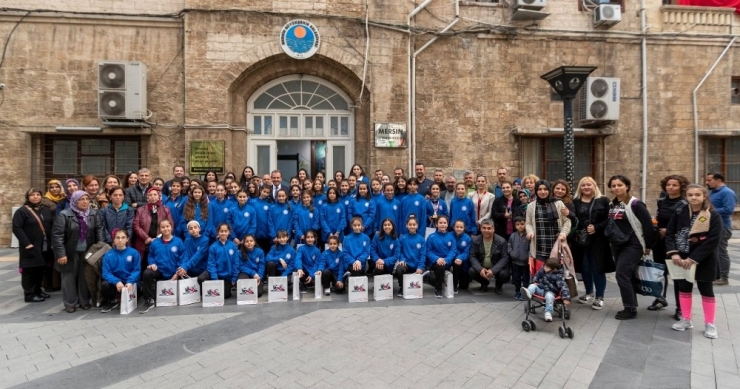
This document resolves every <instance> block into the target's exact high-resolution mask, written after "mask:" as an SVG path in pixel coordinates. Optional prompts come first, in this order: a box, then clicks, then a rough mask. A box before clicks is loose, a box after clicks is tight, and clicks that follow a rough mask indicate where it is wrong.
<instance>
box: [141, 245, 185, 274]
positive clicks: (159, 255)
mask: <svg viewBox="0 0 740 389" xmlns="http://www.w3.org/2000/svg"><path fill="white" fill-rule="evenodd" d="M184 252H185V245H184V244H183V243H182V240H181V239H180V238H178V237H176V236H173V237H172V239H171V240H170V241H169V242H167V243H165V242H164V241H163V240H162V238H155V239H154V240H153V241H152V243H151V244H150V245H149V257H147V261H148V262H149V265H157V270H159V271H160V272H161V273H162V276H164V278H166V279H170V278H172V276H173V275H174V274H175V271H177V268H178V267H180V263H181V262H182V255H183V253H184Z"/></svg>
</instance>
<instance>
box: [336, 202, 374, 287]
mask: <svg viewBox="0 0 740 389" xmlns="http://www.w3.org/2000/svg"><path fill="white" fill-rule="evenodd" d="M370 245H371V244H370V238H368V237H367V235H365V234H363V233H362V218H361V217H359V216H355V217H353V218H352V233H351V234H349V235H347V236H345V237H344V242H342V251H344V252H345V254H347V271H349V272H350V273H352V276H360V275H362V274H363V273H364V272H365V265H366V263H367V260H368V258H370Z"/></svg>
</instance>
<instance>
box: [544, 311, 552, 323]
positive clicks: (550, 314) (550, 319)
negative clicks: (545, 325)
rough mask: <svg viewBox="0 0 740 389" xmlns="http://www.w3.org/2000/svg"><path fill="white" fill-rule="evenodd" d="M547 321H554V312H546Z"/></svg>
mask: <svg viewBox="0 0 740 389" xmlns="http://www.w3.org/2000/svg"><path fill="white" fill-rule="evenodd" d="M545 321H552V313H550V312H545Z"/></svg>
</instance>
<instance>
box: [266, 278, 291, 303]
mask: <svg viewBox="0 0 740 389" xmlns="http://www.w3.org/2000/svg"><path fill="white" fill-rule="evenodd" d="M267 301H268V302H270V303H274V302H278V301H288V277H270V278H269V279H268V280H267Z"/></svg>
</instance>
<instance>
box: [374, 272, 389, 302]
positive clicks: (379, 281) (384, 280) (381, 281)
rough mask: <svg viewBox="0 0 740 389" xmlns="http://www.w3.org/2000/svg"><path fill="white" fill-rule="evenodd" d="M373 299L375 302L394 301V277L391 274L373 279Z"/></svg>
mask: <svg viewBox="0 0 740 389" xmlns="http://www.w3.org/2000/svg"><path fill="white" fill-rule="evenodd" d="M373 283H374V284H375V285H373V298H374V299H375V301H381V300H392V299H393V276H392V275H390V274H383V275H382V276H375V278H374V279H373Z"/></svg>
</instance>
